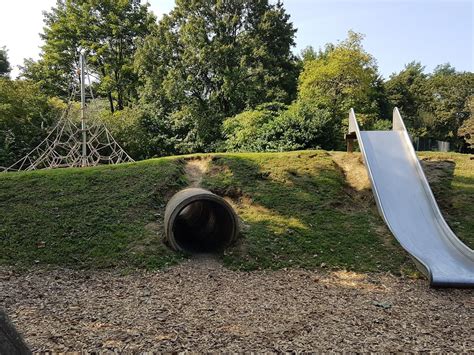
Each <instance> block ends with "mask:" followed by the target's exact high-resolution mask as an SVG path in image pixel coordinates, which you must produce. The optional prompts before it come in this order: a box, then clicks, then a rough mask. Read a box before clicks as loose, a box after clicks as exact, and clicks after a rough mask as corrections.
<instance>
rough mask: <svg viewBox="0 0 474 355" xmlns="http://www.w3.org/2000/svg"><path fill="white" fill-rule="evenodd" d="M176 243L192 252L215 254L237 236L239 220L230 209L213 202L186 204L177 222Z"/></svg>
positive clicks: (175, 226)
mask: <svg viewBox="0 0 474 355" xmlns="http://www.w3.org/2000/svg"><path fill="white" fill-rule="evenodd" d="M172 228H173V235H174V240H175V242H176V243H177V244H178V245H179V246H180V247H181V249H182V250H185V251H187V252H191V253H213V252H219V251H222V250H223V249H225V247H227V246H228V245H229V243H230V242H231V241H232V239H233V236H234V233H235V231H234V228H235V220H234V217H233V215H232V212H231V211H229V209H228V208H227V206H225V205H223V204H222V203H219V202H217V201H212V200H205V199H203V200H196V201H193V202H191V203H189V204H188V205H186V206H185V207H184V208H183V209H182V210H181V211H180V212H179V213H178V215H177V217H176V219H175V220H174V223H173V226H172Z"/></svg>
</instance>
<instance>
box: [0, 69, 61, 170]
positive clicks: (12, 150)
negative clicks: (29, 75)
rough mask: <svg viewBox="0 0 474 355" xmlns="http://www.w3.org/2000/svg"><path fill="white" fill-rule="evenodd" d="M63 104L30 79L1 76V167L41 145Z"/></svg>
mask: <svg viewBox="0 0 474 355" xmlns="http://www.w3.org/2000/svg"><path fill="white" fill-rule="evenodd" d="M63 105H64V104H63V103H62V102H60V101H59V100H57V99H48V97H46V95H44V94H43V93H41V91H40V90H39V88H38V85H37V84H35V83H32V82H31V81H26V80H10V79H7V78H0V166H4V167H7V166H9V165H11V164H13V163H14V162H15V161H17V160H18V159H20V158H22V157H23V156H24V155H26V154H27V153H28V152H29V151H30V150H32V149H33V148H34V147H35V146H36V145H38V144H39V143H40V142H41V141H42V140H43V139H44V138H45V136H46V135H47V133H48V129H49V128H51V125H53V124H54V123H55V122H56V119H57V117H58V115H59V111H60V110H61V109H63V108H64V106H63Z"/></svg>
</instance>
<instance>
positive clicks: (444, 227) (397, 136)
mask: <svg viewBox="0 0 474 355" xmlns="http://www.w3.org/2000/svg"><path fill="white" fill-rule="evenodd" d="M349 131H350V133H352V132H355V133H356V135H357V140H358V142H359V147H360V150H361V152H362V155H363V159H364V163H365V165H366V167H367V170H368V173H369V177H370V180H371V183H372V190H373V193H374V196H375V199H376V202H377V207H378V209H379V211H380V214H381V215H382V217H383V218H384V220H385V222H386V223H387V225H388V227H389V228H390V230H391V232H392V233H393V235H394V236H395V238H397V240H398V241H399V243H400V244H401V246H402V247H403V248H404V249H405V250H406V251H407V252H408V253H410V254H411V255H412V257H413V258H414V259H415V261H416V264H417V266H418V267H419V268H420V269H421V271H422V272H423V273H424V274H425V275H426V276H427V277H428V278H429V280H430V283H431V285H432V286H435V287H474V251H473V250H471V249H470V248H468V247H467V246H466V245H465V244H464V243H462V242H461V241H460V240H459V239H458V238H457V237H456V235H455V234H454V233H453V231H452V230H451V229H450V228H449V226H448V224H447V223H446V221H445V220H444V218H443V216H442V214H441V212H440V210H439V207H438V205H437V203H436V200H435V198H434V196H433V193H432V192H431V189H430V186H429V184H428V181H427V179H426V177H425V175H424V173H423V170H422V168H421V165H420V163H419V161H418V158H417V156H416V153H415V150H414V148H413V145H412V143H411V141H410V138H409V136H408V133H407V131H406V129H405V125H404V123H403V120H402V118H401V116H400V114H399V112H398V109H395V110H394V116H393V130H392V131H360V130H359V127H358V124H357V121H356V118H355V114H354V111H353V110H351V112H350V114H349Z"/></svg>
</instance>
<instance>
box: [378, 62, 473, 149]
mask: <svg viewBox="0 0 474 355" xmlns="http://www.w3.org/2000/svg"><path fill="white" fill-rule="evenodd" d="M385 86H386V91H387V95H388V100H389V102H390V104H391V105H392V106H393V107H395V106H397V107H398V108H399V109H400V112H401V114H402V117H403V118H404V120H405V122H406V124H407V128H408V129H409V130H410V131H411V132H412V133H413V134H414V135H415V136H428V137H430V138H435V139H439V140H448V141H451V142H452V143H454V144H460V143H461V140H460V136H465V135H466V133H464V130H461V131H460V132H458V131H459V130H460V128H461V127H462V126H463V123H464V122H468V121H469V119H470V117H472V114H471V112H472V111H471V110H470V108H469V100H470V98H471V97H473V96H474V74H472V73H468V72H457V71H456V70H455V68H453V67H451V66H450V65H449V64H444V65H440V66H438V67H437V68H435V70H434V71H433V73H432V74H425V73H424V67H423V66H422V65H421V64H420V63H416V62H412V63H410V64H408V65H407V66H406V67H405V69H404V70H402V71H401V72H400V73H398V74H394V75H392V76H391V77H390V80H388V81H387V83H386V84H385Z"/></svg>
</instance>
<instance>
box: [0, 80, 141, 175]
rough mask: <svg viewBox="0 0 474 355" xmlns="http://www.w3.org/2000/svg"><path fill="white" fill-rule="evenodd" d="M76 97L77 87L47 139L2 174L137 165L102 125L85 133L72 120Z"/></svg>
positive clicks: (96, 124)
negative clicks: (84, 149)
mask: <svg viewBox="0 0 474 355" xmlns="http://www.w3.org/2000/svg"><path fill="white" fill-rule="evenodd" d="M89 83H90V79H89ZM76 94H77V86H74V87H73V90H72V93H71V97H70V99H69V102H68V105H67V108H66V109H65V110H64V111H63V113H62V115H61V117H60V119H59V120H58V123H57V124H56V126H54V128H53V129H52V130H51V132H49V134H48V136H47V137H46V138H45V139H44V140H43V141H42V142H41V143H40V144H38V146H37V147H36V148H34V149H33V150H32V151H30V152H29V153H28V154H27V155H26V156H24V157H23V158H21V159H20V160H18V161H17V162H16V163H14V164H13V165H11V166H9V167H6V168H2V167H0V171H3V172H9V171H31V170H37V169H55V168H72V167H86V166H96V165H99V164H120V163H127V162H133V161H134V160H133V159H132V158H131V157H130V156H129V155H128V154H127V153H126V152H125V150H123V148H122V147H121V146H120V145H119V144H118V143H117V141H116V140H115V139H114V137H113V136H112V134H111V133H110V131H109V130H108V129H107V127H106V126H105V125H104V124H103V123H101V122H95V121H92V120H87V125H86V126H85V129H82V127H81V125H80V124H77V123H75V122H74V121H73V120H72V119H71V117H70V116H71V115H70V112H71V107H72V103H73V100H72V99H73V98H74V97H75V95H76ZM91 96H92V91H91ZM92 98H93V96H92ZM84 133H85V134H86V154H85V155H84V154H83V152H82V149H83V143H82V140H83V134H84Z"/></svg>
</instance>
